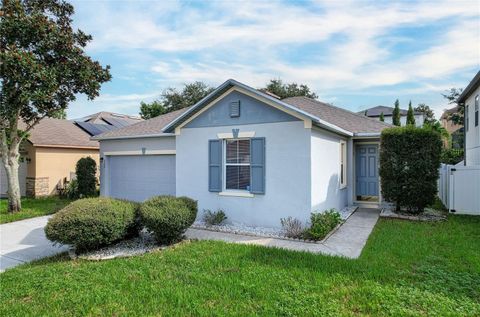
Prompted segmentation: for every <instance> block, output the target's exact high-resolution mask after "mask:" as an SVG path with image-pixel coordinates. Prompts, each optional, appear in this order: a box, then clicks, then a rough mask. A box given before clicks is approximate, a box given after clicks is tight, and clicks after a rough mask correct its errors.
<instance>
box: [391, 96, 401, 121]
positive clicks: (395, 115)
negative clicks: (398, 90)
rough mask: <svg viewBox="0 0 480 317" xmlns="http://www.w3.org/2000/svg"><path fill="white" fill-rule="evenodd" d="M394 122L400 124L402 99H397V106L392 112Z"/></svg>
mask: <svg viewBox="0 0 480 317" xmlns="http://www.w3.org/2000/svg"><path fill="white" fill-rule="evenodd" d="M392 123H393V125H396V126H400V125H401V122H400V101H398V99H397V100H395V107H394V108H393V113H392Z"/></svg>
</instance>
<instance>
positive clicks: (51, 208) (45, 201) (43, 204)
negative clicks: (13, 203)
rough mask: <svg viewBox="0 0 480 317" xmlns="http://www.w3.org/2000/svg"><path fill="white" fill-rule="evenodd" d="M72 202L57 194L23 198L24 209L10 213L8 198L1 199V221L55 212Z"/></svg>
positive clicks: (5, 221)
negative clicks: (8, 210)
mask: <svg viewBox="0 0 480 317" xmlns="http://www.w3.org/2000/svg"><path fill="white" fill-rule="evenodd" d="M70 202H71V200H69V199H64V198H60V197H56V196H51V197H45V198H36V199H35V198H22V210H21V211H20V212H16V213H13V214H11V213H8V212H7V207H8V201H7V199H0V223H7V222H12V221H17V220H22V219H27V218H33V217H38V216H45V215H49V214H53V213H55V212H57V211H59V210H60V209H62V208H63V207H65V206H66V205H68V204H69V203H70Z"/></svg>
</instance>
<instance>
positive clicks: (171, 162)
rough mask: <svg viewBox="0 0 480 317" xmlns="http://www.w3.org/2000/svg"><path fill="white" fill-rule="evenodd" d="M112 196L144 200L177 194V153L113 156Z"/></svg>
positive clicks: (111, 162) (111, 166)
mask: <svg viewBox="0 0 480 317" xmlns="http://www.w3.org/2000/svg"><path fill="white" fill-rule="evenodd" d="M108 165H109V173H108V174H109V179H110V181H109V196H111V197H115V198H121V199H128V200H134V201H144V200H145V199H148V198H150V197H152V196H156V195H175V155H131V156H111V157H109V164H108Z"/></svg>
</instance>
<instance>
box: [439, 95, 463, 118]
mask: <svg viewBox="0 0 480 317" xmlns="http://www.w3.org/2000/svg"><path fill="white" fill-rule="evenodd" d="M462 91H463V88H450V90H447V92H446V93H445V94H442V96H443V98H445V99H447V100H448V104H450V105H455V106H456V107H457V110H456V111H455V112H451V113H449V114H448V117H447V119H448V120H449V121H452V122H453V123H454V124H458V125H463V117H464V113H465V105H464V104H458V103H457V100H458V97H460V95H461V94H462Z"/></svg>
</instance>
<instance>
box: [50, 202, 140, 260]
mask: <svg viewBox="0 0 480 317" xmlns="http://www.w3.org/2000/svg"><path fill="white" fill-rule="evenodd" d="M139 229H140V227H139V223H138V220H137V214H136V205H135V204H133V203H130V202H127V201H120V200H115V199H110V198H103V197H102V198H85V199H80V200H77V201H74V202H72V203H71V204H69V205H68V206H66V207H65V208H63V209H62V210H60V211H59V212H57V213H56V214H55V215H54V216H53V217H52V218H51V219H50V220H49V221H48V223H47V226H46V227H45V234H46V236H47V238H48V239H49V240H51V241H54V242H58V243H62V244H69V245H73V246H75V248H76V249H77V250H78V251H84V250H94V249H97V248H99V247H102V246H106V245H110V244H112V243H114V242H116V241H118V240H121V239H124V238H126V237H129V236H133V235H136V234H138V232H139Z"/></svg>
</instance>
